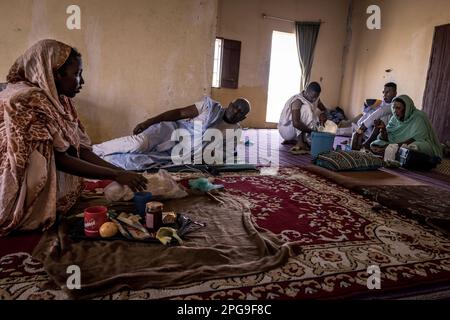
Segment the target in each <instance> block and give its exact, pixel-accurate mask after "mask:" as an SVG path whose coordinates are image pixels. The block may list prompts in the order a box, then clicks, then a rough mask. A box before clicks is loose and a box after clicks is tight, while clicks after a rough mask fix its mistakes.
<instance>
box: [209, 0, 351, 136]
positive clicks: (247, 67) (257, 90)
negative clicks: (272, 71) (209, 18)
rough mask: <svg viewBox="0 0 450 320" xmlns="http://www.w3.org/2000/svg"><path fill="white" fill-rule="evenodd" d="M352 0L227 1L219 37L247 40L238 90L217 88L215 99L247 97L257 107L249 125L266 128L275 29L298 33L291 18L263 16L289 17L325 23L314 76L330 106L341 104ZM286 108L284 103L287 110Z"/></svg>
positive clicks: (222, 5)
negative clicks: (349, 7)
mask: <svg viewBox="0 0 450 320" xmlns="http://www.w3.org/2000/svg"><path fill="white" fill-rule="evenodd" d="M348 5H349V1H348V0H278V1H273V0H245V1H242V0H221V1H219V9H218V22H217V36H220V37H224V38H227V39H232V40H239V41H242V48H241V61H240V63H241V64H240V73H239V88H238V89H213V90H212V95H213V98H215V99H217V100H219V101H220V102H222V103H224V104H228V102H230V101H231V100H233V99H235V98H237V97H240V96H243V97H246V98H248V99H249V100H250V101H251V102H252V105H253V110H252V114H251V115H250V116H249V117H248V119H247V120H246V121H245V122H244V123H243V124H244V125H246V126H252V127H258V128H264V127H273V124H267V123H266V122H265V120H266V107H267V88H268V81H269V67H270V52H271V41H272V32H273V30H277V31H282V32H291V33H294V32H295V31H294V24H293V23H290V22H284V21H277V20H269V19H263V18H262V14H263V13H265V14H267V15H270V16H276V17H281V18H284V19H289V20H299V21H318V20H319V19H321V20H322V21H324V22H325V23H324V24H322V25H321V29H320V32H319V37H318V39H317V45H316V50H315V58H314V65H313V68H312V75H311V79H312V80H316V81H320V82H321V84H322V86H323V94H322V100H323V102H324V103H325V104H326V105H329V106H336V105H337V104H338V102H339V95H340V84H341V77H342V72H343V70H342V53H343V47H344V43H345V39H346V19H347V12H348ZM282 107H283V106H280V108H282Z"/></svg>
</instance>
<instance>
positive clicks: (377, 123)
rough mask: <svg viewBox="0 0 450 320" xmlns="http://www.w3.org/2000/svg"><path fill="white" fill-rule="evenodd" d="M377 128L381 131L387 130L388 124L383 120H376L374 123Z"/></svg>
mask: <svg viewBox="0 0 450 320" xmlns="http://www.w3.org/2000/svg"><path fill="white" fill-rule="evenodd" d="M373 123H374V125H375V127H377V128H378V129H380V130H385V129H386V124H385V123H384V122H383V121H382V120H375V121H374V122H373Z"/></svg>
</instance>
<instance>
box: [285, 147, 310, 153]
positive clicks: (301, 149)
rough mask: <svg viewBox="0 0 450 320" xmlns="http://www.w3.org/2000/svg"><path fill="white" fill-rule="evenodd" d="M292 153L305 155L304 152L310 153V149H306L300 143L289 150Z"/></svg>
mask: <svg viewBox="0 0 450 320" xmlns="http://www.w3.org/2000/svg"><path fill="white" fill-rule="evenodd" d="M289 152H290V153H292V154H294V155H303V154H308V153H309V151H308V150H306V149H305V148H302V147H300V146H298V145H296V146H294V147H292V148H291V150H289Z"/></svg>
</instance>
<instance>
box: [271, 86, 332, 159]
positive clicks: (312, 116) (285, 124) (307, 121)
mask: <svg viewBox="0 0 450 320" xmlns="http://www.w3.org/2000/svg"><path fill="white" fill-rule="evenodd" d="M321 91H322V88H321V87H320V84H318V83H317V82H311V83H310V84H309V85H308V86H307V87H306V90H303V91H302V92H300V93H299V94H296V95H295V96H293V97H291V98H290V99H289V100H288V101H287V102H286V104H285V106H284V108H283V111H282V112H281V116H280V121H279V123H278V131H279V132H280V135H281V137H282V138H283V139H284V142H283V144H296V146H295V147H294V148H293V150H294V149H295V150H296V151H305V152H306V151H307V150H308V148H309V145H310V142H309V135H310V134H311V132H313V131H315V130H317V127H318V123H319V115H320V114H321V113H323V112H326V111H327V109H326V108H325V106H324V105H323V104H322V102H321V101H320V99H319V96H320V93H321Z"/></svg>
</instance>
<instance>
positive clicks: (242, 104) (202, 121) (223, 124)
mask: <svg viewBox="0 0 450 320" xmlns="http://www.w3.org/2000/svg"><path fill="white" fill-rule="evenodd" d="M249 112H250V103H249V101H248V100H246V99H243V98H239V99H236V100H235V101H233V102H231V103H230V104H229V106H228V107H227V108H223V107H222V106H221V105H220V103H218V102H217V101H214V100H212V99H211V98H210V97H207V96H205V97H204V99H203V101H199V102H196V103H195V104H193V105H190V106H187V107H184V108H178V109H174V110H170V111H166V112H164V113H162V114H160V115H158V116H156V117H153V118H150V119H147V120H146V121H144V122H142V123H140V124H138V125H137V126H136V127H135V128H134V130H133V134H134V135H132V136H127V137H121V138H117V139H113V140H110V141H106V142H103V143H100V144H96V145H94V146H93V151H94V153H95V154H97V155H99V156H100V157H102V158H104V159H105V160H107V161H109V162H111V163H115V164H116V165H118V166H120V167H123V168H125V169H128V170H143V169H145V166H146V165H147V164H150V163H151V162H153V161H150V160H149V157H148V156H146V157H139V156H136V157H134V158H133V157H132V158H130V157H129V156H128V155H129V154H134V155H138V154H141V155H143V154H145V155H148V154H154V155H156V158H157V159H162V158H161V157H159V156H158V155H160V154H162V153H163V154H164V155H165V157H164V160H170V151H171V150H172V148H173V147H174V146H175V145H176V144H177V141H175V140H172V139H171V138H172V134H174V133H175V134H176V133H177V132H176V130H177V129H183V130H184V132H188V133H189V135H190V136H192V137H194V135H198V136H199V137H200V138H202V137H203V135H204V134H205V132H206V130H207V129H209V128H214V129H218V130H220V131H221V132H222V133H223V135H224V136H225V130H226V129H233V130H236V129H239V124H238V123H239V122H240V121H242V120H244V119H245V118H246V116H247V114H248V113H249ZM200 151H201V150H200ZM194 152H197V151H194V150H193V153H194ZM124 154H126V155H127V156H125V157H124V156H123V155H124ZM130 159H131V160H130Z"/></svg>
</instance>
